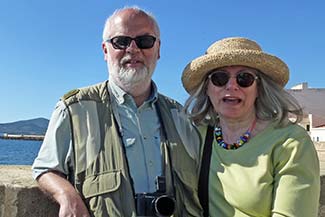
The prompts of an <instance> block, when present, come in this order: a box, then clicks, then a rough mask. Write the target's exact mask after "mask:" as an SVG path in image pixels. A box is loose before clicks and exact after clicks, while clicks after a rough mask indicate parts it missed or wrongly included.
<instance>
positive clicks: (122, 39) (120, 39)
mask: <svg viewBox="0 0 325 217" xmlns="http://www.w3.org/2000/svg"><path fill="white" fill-rule="evenodd" d="M133 40H134V41H135V43H136V45H137V46H138V48H140V49H149V48H152V47H153V45H154V44H155V41H156V37H154V36H152V35H140V36H137V37H135V38H131V37H129V36H115V37H113V38H111V39H108V40H107V42H109V43H111V44H112V46H113V48H114V49H119V50H125V49H126V48H128V47H129V46H130V44H131V42H132V41H133Z"/></svg>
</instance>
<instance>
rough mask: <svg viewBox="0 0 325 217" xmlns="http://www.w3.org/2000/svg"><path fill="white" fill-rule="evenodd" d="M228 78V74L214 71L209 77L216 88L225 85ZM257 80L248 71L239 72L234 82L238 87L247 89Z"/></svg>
mask: <svg viewBox="0 0 325 217" xmlns="http://www.w3.org/2000/svg"><path fill="white" fill-rule="evenodd" d="M230 78H231V76H230V75H229V73H228V72H226V71H222V70H217V71H214V72H212V73H211V74H210V75H209V79H210V80H211V82H212V83H213V84H214V85H215V86H218V87H222V86H224V85H226V84H227V83H228V81H229V79H230ZM257 79H258V77H257V76H256V75H255V74H254V73H253V72H251V71H249V70H242V71H239V72H238V73H237V75H236V82H237V84H238V85H239V86H240V87H249V86H251V85H252V84H253V83H254V81H255V80H257Z"/></svg>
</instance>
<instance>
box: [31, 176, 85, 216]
mask: <svg viewBox="0 0 325 217" xmlns="http://www.w3.org/2000/svg"><path fill="white" fill-rule="evenodd" d="M37 181H38V184H39V186H40V188H41V190H42V191H44V192H45V193H46V194H48V195H50V196H51V197H52V198H54V200H55V201H57V202H58V203H59V205H60V211H59V217H90V214H89V212H88V210H87V207H86V205H85V204H84V202H83V200H82V199H81V197H80V195H79V194H78V192H77V191H76V190H75V189H74V187H73V186H72V185H71V183H70V182H69V181H68V180H66V179H65V178H64V176H62V175H60V174H58V173H55V172H47V173H44V174H42V175H41V176H40V177H39V178H38V179H37Z"/></svg>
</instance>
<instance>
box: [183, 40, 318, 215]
mask: <svg viewBox="0 0 325 217" xmlns="http://www.w3.org/2000/svg"><path fill="white" fill-rule="evenodd" d="M288 78H289V69H288V67H287V65H286V64H285V63H284V62H283V61H282V60H280V59H279V58H277V57H275V56H273V55H270V54H267V53H265V52H263V51H262V49H261V48H260V46H259V45H258V44H257V43H256V42H254V41H252V40H249V39H246V38H226V39H223V40H220V41H217V42H215V43H214V44H212V45H211V46H210V47H209V48H208V50H207V52H206V54H205V55H203V56H201V57H198V58H196V59H195V60H193V61H192V62H190V63H189V64H188V65H187V66H186V68H185V69H184V72H183V75H182V82H183V85H184V87H185V89H186V91H187V92H188V93H189V94H190V97H189V99H188V100H187V101H186V103H185V107H184V109H185V111H186V113H187V114H188V115H189V116H190V118H191V119H192V120H193V121H194V123H196V125H198V126H199V129H200V132H201V135H202V138H203V141H205V145H204V151H202V152H203V156H202V166H201V173H200V184H199V196H200V200H201V203H202V206H203V207H204V208H205V216H207V215H208V214H209V215H210V216H218V217H219V216H220V217H230V216H236V217H239V216H272V217H276V216H291V217H300V216H301V217H313V216H315V217H316V216H317V213H318V203H319V193H320V176H319V162H318V158H317V153H316V151H315V148H314V146H313V143H312V141H311V140H310V137H309V136H308V134H307V132H306V131H305V130H304V129H303V128H302V127H300V126H299V125H298V124H297V123H298V122H299V121H300V120H301V119H302V109H301V108H300V106H299V105H298V103H297V101H296V100H295V99H294V98H293V97H292V96H291V95H290V94H288V93H287V92H286V91H285V90H284V86H285V84H286V83H287V82H288ZM209 129H210V130H209ZM209 148H210V149H212V150H210V151H209ZM209 159H211V160H210V162H209ZM205 167H206V169H204V168H205ZM205 183H208V184H205ZM205 186H207V187H206V188H205V189H204V187H205ZM204 196H205V197H206V201H205V200H204ZM207 201H208V202H207ZM207 209H208V210H209V211H207Z"/></svg>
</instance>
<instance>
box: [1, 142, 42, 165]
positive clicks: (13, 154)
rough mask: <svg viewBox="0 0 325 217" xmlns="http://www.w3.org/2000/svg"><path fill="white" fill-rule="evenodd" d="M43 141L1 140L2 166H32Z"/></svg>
mask: <svg viewBox="0 0 325 217" xmlns="http://www.w3.org/2000/svg"><path fill="white" fill-rule="evenodd" d="M41 144H42V141H31V140H10V139H8V140H7V139H0V164H5V165H8V164H10V165H32V164H33V162H34V159H35V157H36V156H37V153H38V150H39V148H40V147H41Z"/></svg>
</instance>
